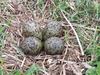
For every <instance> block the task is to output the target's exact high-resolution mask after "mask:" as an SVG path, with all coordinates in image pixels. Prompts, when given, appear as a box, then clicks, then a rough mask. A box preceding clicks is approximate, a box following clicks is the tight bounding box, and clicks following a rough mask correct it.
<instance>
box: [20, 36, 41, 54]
mask: <svg viewBox="0 0 100 75" xmlns="http://www.w3.org/2000/svg"><path fill="white" fill-rule="evenodd" d="M20 48H21V49H22V51H23V52H24V53H25V54H38V53H39V52H40V51H41V48H42V43H41V40H39V39H38V38H36V37H27V38H25V39H24V40H23V41H21V42H20Z"/></svg>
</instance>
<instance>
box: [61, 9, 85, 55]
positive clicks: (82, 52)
mask: <svg viewBox="0 0 100 75" xmlns="http://www.w3.org/2000/svg"><path fill="white" fill-rule="evenodd" d="M61 13H62V15H63V17H64V18H65V20H66V21H67V22H68V24H69V25H70V27H71V28H72V30H73V32H74V34H75V36H76V39H77V42H78V44H79V47H80V50H81V54H82V55H84V51H83V48H82V45H81V43H80V40H79V37H78V35H77V33H76V31H75V29H74V27H73V25H72V24H71V23H70V21H69V20H68V19H67V18H66V16H65V14H64V13H63V12H62V11H61Z"/></svg>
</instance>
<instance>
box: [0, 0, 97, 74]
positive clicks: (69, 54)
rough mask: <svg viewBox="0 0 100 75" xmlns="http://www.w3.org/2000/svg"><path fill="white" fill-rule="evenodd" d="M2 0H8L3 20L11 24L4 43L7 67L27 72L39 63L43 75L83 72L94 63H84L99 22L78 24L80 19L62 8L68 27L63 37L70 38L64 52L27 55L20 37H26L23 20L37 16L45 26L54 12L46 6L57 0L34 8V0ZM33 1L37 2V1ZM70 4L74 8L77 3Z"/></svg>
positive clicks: (10, 69)
mask: <svg viewBox="0 0 100 75" xmlns="http://www.w3.org/2000/svg"><path fill="white" fill-rule="evenodd" d="M16 1H18V2H16ZM38 1H39V0H38ZM2 2H4V7H3V9H1V11H0V23H1V24H5V25H8V26H7V28H6V30H5V31H6V33H7V36H6V38H5V40H4V47H3V48H2V49H1V51H2V55H1V57H2V58H3V61H4V62H3V63H2V64H1V65H2V67H3V68H4V70H6V71H7V72H11V71H12V70H15V69H20V70H21V71H22V72H25V71H26V70H27V69H28V68H29V67H30V66H31V65H32V64H37V65H39V66H40V67H41V72H40V74H39V75H82V72H83V70H85V69H86V68H90V67H91V66H90V65H88V64H87V63H84V62H87V59H88V58H89V57H88V56H85V55H84V49H86V48H88V47H89V44H91V42H90V40H91V39H92V35H91V34H94V32H95V31H96V29H95V26H94V25H95V24H94V25H92V26H90V27H89V26H87V27H86V26H84V25H80V24H79V25H78V23H76V24H74V23H71V21H69V20H68V19H67V17H66V15H65V14H64V13H63V12H62V14H60V16H62V17H61V19H62V20H61V22H62V26H63V28H64V30H65V33H64V34H63V35H64V36H62V39H64V38H65V39H64V40H66V43H65V50H64V52H63V54H62V55H47V54H46V53H45V52H44V51H42V52H41V53H40V54H38V55H36V56H30V55H24V54H23V52H21V51H20V49H19V48H18V46H19V41H20V40H21V39H23V38H24V37H23V36H22V35H21V32H22V30H21V25H20V24H21V23H23V22H26V21H28V20H36V21H37V22H38V23H39V24H40V25H41V27H44V26H45V25H46V22H47V21H48V19H52V18H53V17H52V16H51V15H52V14H51V12H50V11H49V10H46V9H47V8H49V7H50V4H51V5H52V4H54V2H52V1H50V0H47V1H45V5H41V7H42V6H43V8H42V10H41V8H39V6H38V2H37V4H34V9H33V8H32V6H33V4H32V1H31V0H30V1H28V0H25V1H24V0H22V1H21V0H11V2H10V1H2ZM2 2H1V4H2ZM5 2H6V4H5ZM33 3H35V1H34V2H33ZM48 3H49V4H48ZM54 5H55V4H54ZM55 6H56V5H55ZM70 7H71V8H72V9H73V10H74V7H72V6H70ZM64 18H65V20H64ZM53 19H55V18H53ZM66 21H67V22H66ZM77 28H79V29H82V30H83V34H82V37H83V39H84V38H85V40H83V42H82V41H80V36H79V35H80V34H81V33H79V34H77V30H76V29H77ZM86 30H87V31H86ZM79 31H80V30H79ZM88 31H89V32H88ZM84 35H86V36H84ZM87 40H88V41H87ZM85 42H86V43H85ZM84 43H85V44H87V45H85V44H84ZM84 45H85V46H86V47H85V46H84Z"/></svg>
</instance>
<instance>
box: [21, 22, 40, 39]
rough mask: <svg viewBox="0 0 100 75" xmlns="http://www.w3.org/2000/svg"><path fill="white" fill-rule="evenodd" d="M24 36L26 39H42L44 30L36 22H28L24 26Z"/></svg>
mask: <svg viewBox="0 0 100 75" xmlns="http://www.w3.org/2000/svg"><path fill="white" fill-rule="evenodd" d="M22 35H23V36H24V37H29V36H33V37H37V38H39V39H42V30H41V27H40V25H39V24H37V23H36V22H35V21H28V22H26V23H23V24H22Z"/></svg>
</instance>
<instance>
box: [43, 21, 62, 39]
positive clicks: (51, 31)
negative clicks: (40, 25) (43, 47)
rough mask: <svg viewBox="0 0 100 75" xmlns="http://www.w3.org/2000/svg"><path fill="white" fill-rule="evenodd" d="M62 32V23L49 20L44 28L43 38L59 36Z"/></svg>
mask: <svg viewBox="0 0 100 75" xmlns="http://www.w3.org/2000/svg"><path fill="white" fill-rule="evenodd" d="M61 33H62V25H61V23H60V22H58V21H49V22H48V24H47V26H46V27H45V30H44V40H46V39H48V38H50V37H54V36H56V37H59V36H61Z"/></svg>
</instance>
